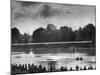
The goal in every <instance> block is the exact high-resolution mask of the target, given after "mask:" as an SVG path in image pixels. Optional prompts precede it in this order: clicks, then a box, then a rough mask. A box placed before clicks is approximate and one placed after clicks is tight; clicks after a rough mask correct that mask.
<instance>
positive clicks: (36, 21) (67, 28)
mask: <svg viewBox="0 0 100 75" xmlns="http://www.w3.org/2000/svg"><path fill="white" fill-rule="evenodd" d="M95 12H96V6H94V5H78V4H62V3H49V2H34V1H20V0H18V1H17V0H11V75H16V74H34V73H47V72H48V73H49V72H63V71H64V72H66V71H83V70H95V69H96V23H95V22H96V21H95V20H96V13H95Z"/></svg>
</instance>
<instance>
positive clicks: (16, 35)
mask: <svg viewBox="0 0 100 75" xmlns="http://www.w3.org/2000/svg"><path fill="white" fill-rule="evenodd" d="M11 42H12V43H19V42H20V32H19V30H18V29H17V28H12V29H11Z"/></svg>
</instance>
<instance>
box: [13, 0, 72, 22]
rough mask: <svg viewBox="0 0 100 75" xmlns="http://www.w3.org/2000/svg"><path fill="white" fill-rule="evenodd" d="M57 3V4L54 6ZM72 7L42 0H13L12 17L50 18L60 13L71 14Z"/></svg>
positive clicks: (16, 18) (15, 18)
mask: <svg viewBox="0 0 100 75" xmlns="http://www.w3.org/2000/svg"><path fill="white" fill-rule="evenodd" d="M54 5H55V6H54ZM70 13H72V11H70V9H65V8H64V7H62V6H61V5H58V4H50V3H40V2H23V1H20V2H19V1H15V0H12V19H13V20H18V19H20V18H31V19H37V18H50V17H54V16H59V15H66V14H70Z"/></svg>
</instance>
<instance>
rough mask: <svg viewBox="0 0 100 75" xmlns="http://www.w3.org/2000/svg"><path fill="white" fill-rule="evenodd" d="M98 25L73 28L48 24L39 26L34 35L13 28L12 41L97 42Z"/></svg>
mask: <svg viewBox="0 0 100 75" xmlns="http://www.w3.org/2000/svg"><path fill="white" fill-rule="evenodd" d="M95 39H96V27H95V26H94V25H93V24H87V25H86V26H85V27H83V28H81V27H80V28H79V29H77V30H73V29H72V28H71V27H68V26H62V27H60V29H57V28H56V26H55V25H53V24H48V25H47V28H42V27H40V28H38V29H36V30H35V31H33V33H32V35H29V34H28V33H24V34H21V33H20V31H19V29H18V28H16V27H15V28H12V29H11V42H12V43H33V42H61V41H62V42H65V41H92V42H93V43H95Z"/></svg>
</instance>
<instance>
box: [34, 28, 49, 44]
mask: <svg viewBox="0 0 100 75" xmlns="http://www.w3.org/2000/svg"><path fill="white" fill-rule="evenodd" d="M47 37H48V35H47V30H46V29H44V28H38V29H36V30H35V31H34V32H33V34H32V41H33V42H45V41H47V40H48V39H47Z"/></svg>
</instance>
